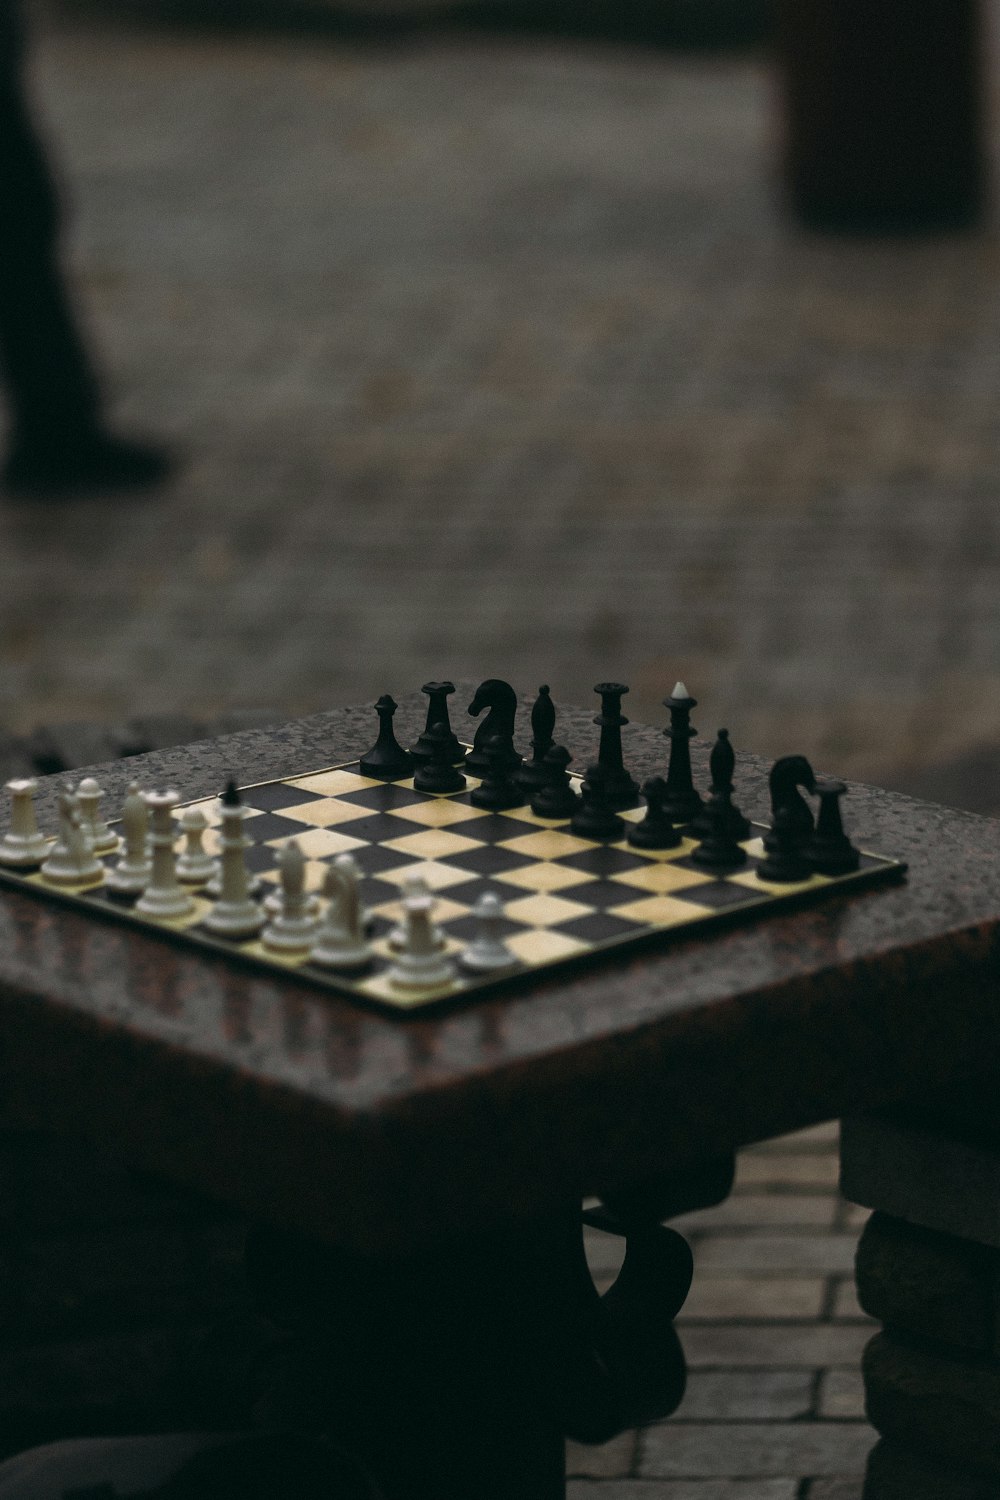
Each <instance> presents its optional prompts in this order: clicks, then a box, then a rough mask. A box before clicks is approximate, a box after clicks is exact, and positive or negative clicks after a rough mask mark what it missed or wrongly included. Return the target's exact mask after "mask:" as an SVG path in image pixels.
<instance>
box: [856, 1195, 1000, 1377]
mask: <svg viewBox="0 0 1000 1500" xmlns="http://www.w3.org/2000/svg"><path fill="white" fill-rule="evenodd" d="M857 1286H858V1300H859V1302H860V1303H861V1306H862V1307H863V1308H864V1310H865V1312H867V1313H869V1314H870V1315H871V1316H872V1317H873V1318H878V1319H879V1320H880V1321H881V1322H883V1323H885V1324H887V1325H890V1326H891V1327H892V1328H894V1329H898V1330H900V1331H902V1332H904V1333H908V1334H915V1335H916V1336H917V1337H918V1338H928V1339H934V1340H935V1341H937V1342H939V1343H942V1344H946V1345H952V1346H954V1347H956V1348H958V1349H964V1350H968V1351H969V1352H970V1353H973V1354H996V1353H998V1352H1000V1346H998V1331H997V1315H996V1309H997V1295H998V1289H1000V1251H998V1250H994V1249H991V1248H989V1247H988V1246H985V1245H977V1244H974V1243H972V1241H970V1240H961V1239H957V1238H956V1237H955V1236H954V1235H951V1234H941V1233H940V1232H939V1231H937V1230H933V1229H923V1228H921V1227H919V1226H917V1225H913V1224H907V1223H905V1222H904V1221H903V1220H901V1219H895V1218H892V1217H891V1216H890V1215H889V1214H884V1213H875V1214H873V1216H872V1217H871V1219H869V1221H868V1224H867V1225H866V1227H865V1230H864V1232H863V1234H862V1236H861V1240H860V1242H859V1244H858V1255H857Z"/></svg>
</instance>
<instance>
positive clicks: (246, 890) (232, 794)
mask: <svg viewBox="0 0 1000 1500" xmlns="http://www.w3.org/2000/svg"><path fill="white" fill-rule="evenodd" d="M219 810H220V812H221V813H222V830H221V833H220V836H219V849H220V855H219V874H218V876H217V877H215V878H214V879H213V880H212V881H211V882H210V883H209V885H208V887H207V889H208V890H209V891H212V888H213V885H214V883H215V879H218V882H219V899H218V900H217V901H216V903H215V905H214V906H213V907H212V910H211V911H210V912H209V913H208V915H207V917H206V918H205V920H204V922H203V924H202V925H203V926H204V927H206V928H207V929H208V931H209V932H214V933H217V934H218V935H219V936H220V937H231V938H245V937H253V935H254V933H257V932H259V931H260V929H261V928H262V927H263V925H264V913H263V912H262V911H261V909H260V907H259V906H258V905H257V902H256V901H254V900H253V898H252V896H251V895H250V891H251V880H250V872H249V870H248V869H247V863H246V851H247V850H248V849H249V847H250V840H249V839H248V838H247V835H246V829H245V827H244V825H245V823H246V820H247V817H248V813H247V809H246V808H245V807H244V806H243V804H242V803H241V802H240V798H239V793H238V792H237V790H236V787H235V785H232V784H231V785H230V786H229V787H227V789H226V791H225V793H224V794H223V797H222V800H221V802H220V803H219Z"/></svg>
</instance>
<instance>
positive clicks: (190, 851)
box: [177, 807, 215, 885]
mask: <svg viewBox="0 0 1000 1500" xmlns="http://www.w3.org/2000/svg"><path fill="white" fill-rule="evenodd" d="M207 827H208V819H207V818H206V817H205V812H204V809H203V808H201V807H186V808H185V809H184V811H183V812H182V813H181V832H182V833H183V835H184V840H185V843H184V848H183V849H182V850H181V853H180V854H179V855H178V856H177V878H178V880H183V881H184V882H185V883H186V884H187V885H204V883H205V881H206V880H211V878H212V876H213V875H214V874H215V860H214V859H213V858H212V856H211V855H210V854H209V853H208V852H207V850H206V849H205V848H204V846H203V844H202V839H203V838H204V836H205V829H206V828H207Z"/></svg>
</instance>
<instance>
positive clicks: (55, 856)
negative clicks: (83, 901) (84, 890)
mask: <svg viewBox="0 0 1000 1500" xmlns="http://www.w3.org/2000/svg"><path fill="white" fill-rule="evenodd" d="M103 874H104V866H103V865H102V864H101V862H100V860H99V859H97V858H96V857H95V855H94V851H93V850H92V849H91V847H90V843H89V841H88V839H87V835H86V834H85V833H84V831H83V821H82V819H81V817H80V806H79V803H78V802H77V800H76V796H75V794H74V792H73V790H72V788H71V787H66V788H65V790H64V791H61V792H60V793H59V836H58V838H57V839H56V841H55V844H54V845H53V846H52V852H51V853H50V854H49V857H48V859H47V860H46V861H45V863H44V864H43V865H42V878H43V879H45V880H50V881H51V882H52V883H53V885H79V884H81V883H82V882H83V881H87V880H96V879H97V877H98V876H100V875H103Z"/></svg>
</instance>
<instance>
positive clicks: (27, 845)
mask: <svg viewBox="0 0 1000 1500" xmlns="http://www.w3.org/2000/svg"><path fill="white" fill-rule="evenodd" d="M6 790H7V791H8V792H10V798H11V807H10V828H9V829H8V830H7V832H6V833H5V834H4V836H3V838H2V839H0V865H11V866H13V867H14V868H15V869H16V868H21V869H25V868H27V867H28V866H30V865H40V864H41V863H42V860H43V859H44V858H45V856H46V855H47V854H48V852H49V843H50V841H49V839H47V838H46V837H45V835H44V834H43V833H39V831H38V819H37V818H36V816H35V792H36V791H37V790H38V782H37V781H35V780H34V779H33V778H32V777H18V778H17V779H16V780H15V781H8V782H7V786H6Z"/></svg>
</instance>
